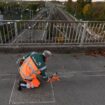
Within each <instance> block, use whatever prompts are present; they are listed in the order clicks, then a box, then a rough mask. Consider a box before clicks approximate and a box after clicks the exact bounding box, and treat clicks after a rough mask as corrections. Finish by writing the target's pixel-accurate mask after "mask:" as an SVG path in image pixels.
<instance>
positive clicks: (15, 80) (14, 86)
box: [9, 79, 16, 104]
mask: <svg viewBox="0 0 105 105" xmlns="http://www.w3.org/2000/svg"><path fill="white" fill-rule="evenodd" d="M15 84H16V79H15V81H14V84H13V87H12V91H11V95H10V99H9V104H10V103H11V99H12V95H13V90H14V87H15Z"/></svg>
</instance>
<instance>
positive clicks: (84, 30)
mask: <svg viewBox="0 0 105 105" xmlns="http://www.w3.org/2000/svg"><path fill="white" fill-rule="evenodd" d="M87 25H88V23H84V25H83V32H82V37H81V41H80V47H81V46H83V44H84V39H85V36H86V28H87Z"/></svg>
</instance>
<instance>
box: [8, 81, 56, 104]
mask: <svg viewBox="0 0 105 105" xmlns="http://www.w3.org/2000/svg"><path fill="white" fill-rule="evenodd" d="M15 84H16V80H15V82H14V85H13V88H12V92H11V97H10V100H9V104H10V103H12V104H35V103H37V104H38V103H39V104H43V103H46V104H47V103H55V102H56V101H55V94H54V89H53V84H52V83H50V85H51V90H52V97H53V98H52V100H51V101H39V102H34V101H30V102H24V101H22V102H14V101H13V100H12V101H11V99H12V96H13V93H14V87H15Z"/></svg>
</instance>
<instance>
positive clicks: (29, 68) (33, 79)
mask: <svg viewBox="0 0 105 105" xmlns="http://www.w3.org/2000/svg"><path fill="white" fill-rule="evenodd" d="M19 73H20V75H21V77H22V79H23V80H24V81H25V82H26V83H27V84H28V88H34V87H39V85H40V81H39V80H38V79H37V75H40V73H41V72H40V70H39V69H38V68H37V66H36V64H35V63H34V61H33V60H32V58H31V57H28V58H27V59H26V60H25V61H24V62H23V64H22V65H21V67H20V69H19Z"/></svg>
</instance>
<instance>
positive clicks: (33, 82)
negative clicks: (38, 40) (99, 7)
mask: <svg viewBox="0 0 105 105" xmlns="http://www.w3.org/2000/svg"><path fill="white" fill-rule="evenodd" d="M51 55H52V53H51V52H50V51H48V50H45V51H44V52H43V53H37V52H31V53H29V54H27V55H25V56H23V58H22V61H23V62H21V65H20V67H19V73H20V76H21V78H22V79H23V81H20V82H19V86H18V90H21V89H22V88H37V87H39V86H40V81H39V79H38V78H37V77H38V76H39V75H40V76H41V77H42V78H43V79H44V80H48V75H47V73H46V70H47V67H46V64H45V63H46V61H47V59H48V57H49V56H51Z"/></svg>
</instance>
